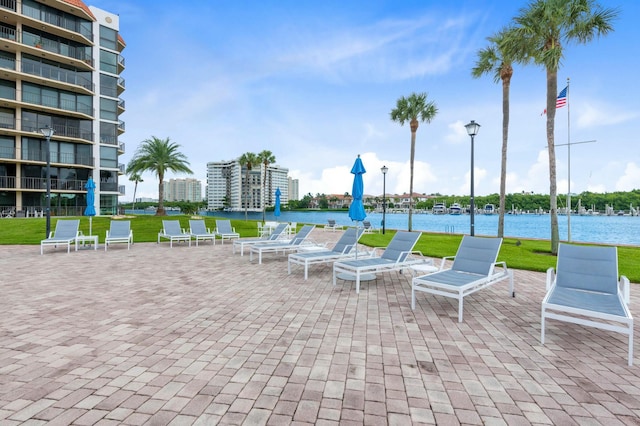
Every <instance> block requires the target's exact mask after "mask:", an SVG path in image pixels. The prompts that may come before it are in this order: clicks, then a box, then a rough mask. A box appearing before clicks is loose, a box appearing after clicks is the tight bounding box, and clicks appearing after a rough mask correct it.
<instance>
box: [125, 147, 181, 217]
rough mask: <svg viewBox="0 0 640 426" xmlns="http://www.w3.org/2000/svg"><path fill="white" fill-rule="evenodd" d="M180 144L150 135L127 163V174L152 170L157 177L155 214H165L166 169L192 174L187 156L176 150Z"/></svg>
mask: <svg viewBox="0 0 640 426" xmlns="http://www.w3.org/2000/svg"><path fill="white" fill-rule="evenodd" d="M178 148H180V145H178V144H176V143H172V142H171V141H170V140H169V138H166V139H159V138H157V137H155V136H152V137H151V139H145V140H144V141H142V144H141V145H140V146H139V147H138V149H137V150H136V152H135V154H134V155H133V158H132V159H131V160H130V161H129V164H128V165H127V174H128V175H133V174H141V173H142V172H146V171H149V172H153V173H155V174H156V176H157V177H158V210H156V216H166V214H167V213H166V212H165V210H164V175H165V173H166V172H167V171H172V172H176V173H188V174H193V172H192V171H191V169H190V168H189V162H188V161H187V157H186V156H185V155H184V154H183V153H181V152H179V151H178Z"/></svg>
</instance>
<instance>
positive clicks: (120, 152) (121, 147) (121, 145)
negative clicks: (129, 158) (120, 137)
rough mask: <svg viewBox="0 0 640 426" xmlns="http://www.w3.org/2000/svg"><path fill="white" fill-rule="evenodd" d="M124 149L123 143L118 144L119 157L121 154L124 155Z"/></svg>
mask: <svg viewBox="0 0 640 426" xmlns="http://www.w3.org/2000/svg"><path fill="white" fill-rule="evenodd" d="M124 147H125V144H124V142H122V143H120V144H119V145H118V154H119V155H122V154H124V153H125V149H124Z"/></svg>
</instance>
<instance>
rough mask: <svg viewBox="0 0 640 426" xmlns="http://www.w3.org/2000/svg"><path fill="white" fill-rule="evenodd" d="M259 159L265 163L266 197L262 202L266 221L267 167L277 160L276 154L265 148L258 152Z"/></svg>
mask: <svg viewBox="0 0 640 426" xmlns="http://www.w3.org/2000/svg"><path fill="white" fill-rule="evenodd" d="M258 160H260V162H261V163H262V164H263V165H264V177H263V179H262V193H263V199H264V203H263V204H262V221H263V222H264V221H265V219H266V217H265V211H266V207H267V167H269V164H273V163H275V162H276V156H275V155H273V153H272V152H271V151H267V150H263V151H261V152H259V153H258Z"/></svg>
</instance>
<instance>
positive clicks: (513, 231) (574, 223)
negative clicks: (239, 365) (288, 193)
mask: <svg viewBox="0 0 640 426" xmlns="http://www.w3.org/2000/svg"><path fill="white" fill-rule="evenodd" d="M127 213H129V211H127ZM135 213H150V212H144V211H142V210H137V211H136V212H135ZM167 213H169V214H178V213H179V212H172V211H168V212H167ZM203 214H206V215H209V216H216V217H226V218H229V219H244V217H245V216H244V213H243V212H207V213H203ZM248 218H249V219H250V220H262V213H251V212H250V213H249V214H248ZM327 219H335V221H336V223H337V224H339V225H347V226H353V225H354V223H353V222H352V221H351V219H349V214H348V213H347V212H346V211H308V212H289V211H285V212H282V214H281V215H280V216H279V217H277V218H276V217H275V216H274V215H273V212H267V214H266V220H272V221H279V222H298V223H312V224H316V225H324V224H326V223H327ZM367 220H369V221H371V223H372V224H373V225H374V226H375V227H376V228H381V227H382V225H381V224H382V214H381V213H370V214H369V215H368V216H367ZM474 222H475V234H476V235H486V236H496V235H497V233H498V215H497V214H493V215H484V214H477V215H475V219H474ZM558 223H559V231H560V240H562V241H567V240H568V235H567V228H568V226H567V225H568V220H567V216H558ZM470 224H471V220H470V216H469V215H468V214H463V215H449V214H443V215H433V214H414V215H413V230H415V231H429V232H443V233H454V234H468V233H469V229H470ZM386 228H387V229H400V230H402V229H407V215H406V214H403V213H389V214H387V215H386ZM504 235H505V236H506V237H514V238H539V239H545V240H548V239H550V238H551V219H550V218H549V215H546V214H544V215H536V214H520V215H505V217H504ZM571 241H573V242H585V243H605V244H614V245H615V244H621V245H634V246H640V217H638V216H605V215H598V216H578V215H572V216H571Z"/></svg>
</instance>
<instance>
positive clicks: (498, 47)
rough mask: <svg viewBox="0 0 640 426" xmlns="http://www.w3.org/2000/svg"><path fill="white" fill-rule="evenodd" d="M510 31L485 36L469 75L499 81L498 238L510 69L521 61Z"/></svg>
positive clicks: (502, 206) (503, 192)
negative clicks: (508, 43)
mask: <svg viewBox="0 0 640 426" xmlns="http://www.w3.org/2000/svg"><path fill="white" fill-rule="evenodd" d="M511 30H512V29H511V28H505V29H503V30H501V31H500V32H499V33H498V34H496V35H493V36H491V37H488V38H487V40H488V41H489V43H490V44H489V46H488V47H485V48H484V49H481V50H479V51H478V60H477V61H476V66H475V67H473V68H472V70H471V75H472V76H473V77H475V78H479V77H481V76H483V75H484V74H492V75H493V81H494V82H496V83H498V82H500V81H502V162H501V167H500V211H499V216H498V237H500V238H502V237H503V236H504V212H505V210H506V207H505V197H506V185H507V144H508V141H509V88H510V86H511V77H512V76H513V66H512V64H513V63H514V62H515V59H519V60H522V58H521V57H520V56H517V54H518V52H519V50H516V49H512V46H509V45H507V44H506V43H507V41H508V40H513V38H510V37H509V31H511Z"/></svg>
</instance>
